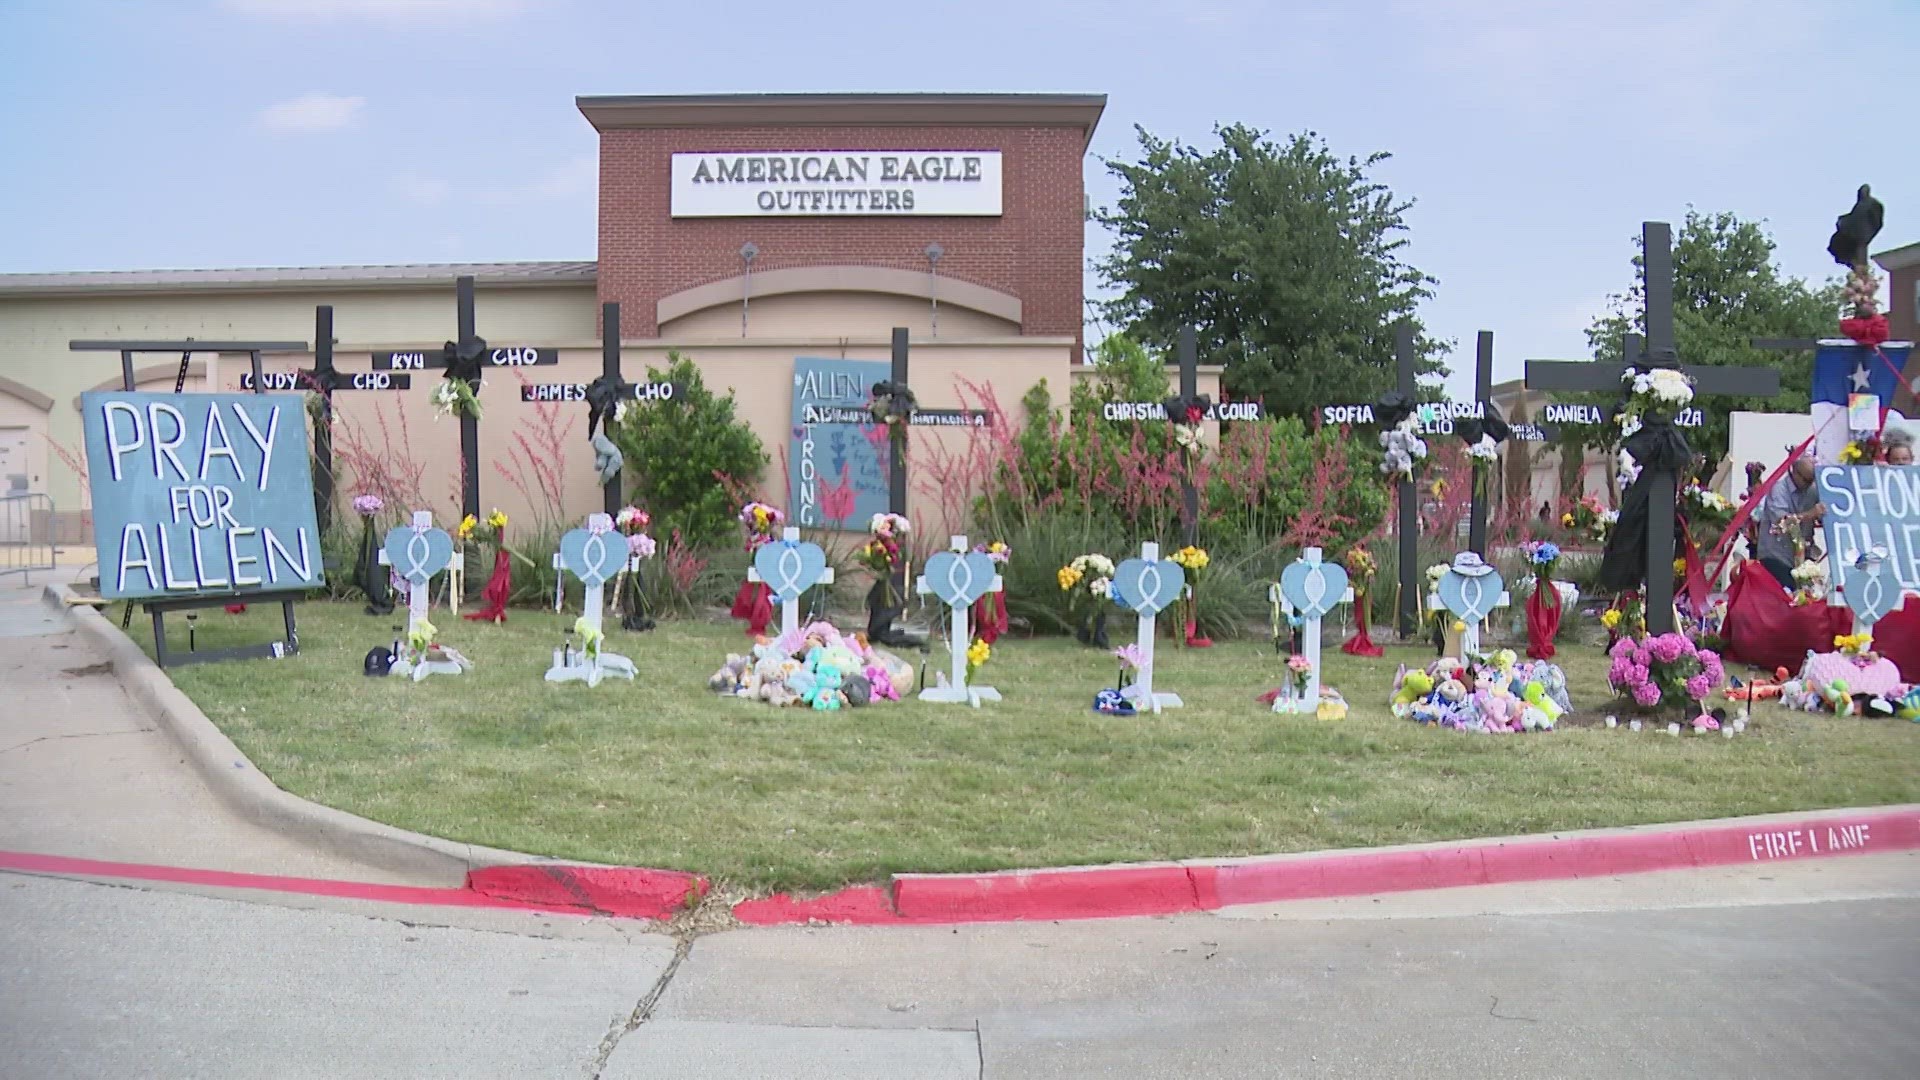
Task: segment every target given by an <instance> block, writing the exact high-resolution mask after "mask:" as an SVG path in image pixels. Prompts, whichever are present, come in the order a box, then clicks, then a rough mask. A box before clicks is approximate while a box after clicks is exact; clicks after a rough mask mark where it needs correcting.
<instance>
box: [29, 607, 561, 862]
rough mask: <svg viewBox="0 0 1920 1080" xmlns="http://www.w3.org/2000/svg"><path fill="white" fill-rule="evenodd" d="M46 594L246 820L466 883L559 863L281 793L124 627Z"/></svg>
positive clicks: (354, 855) (355, 855) (347, 853)
mask: <svg viewBox="0 0 1920 1080" xmlns="http://www.w3.org/2000/svg"><path fill="white" fill-rule="evenodd" d="M42 595H43V598H44V599H45V600H46V602H47V603H48V604H51V605H52V606H53V607H55V608H56V609H58V610H63V611H65V612H66V613H67V617H68V619H69V620H70V621H71V623H72V624H73V626H74V628H75V629H77V630H78V631H79V632H80V634H81V636H82V637H85V638H86V639H88V640H89V641H90V642H92V643H93V644H94V645H95V646H97V647H98V648H99V650H100V651H101V652H102V653H104V654H105V655H106V657H107V660H108V661H109V662H110V663H111V664H112V665H113V672H114V675H115V676H116V677H118V678H119V680H120V685H121V686H123V687H125V688H126V690H127V693H128V694H129V695H131V696H132V697H133V699H134V701H135V702H137V703H138V704H139V705H140V706H141V707H142V708H144V709H146V710H147V711H148V712H150V713H152V714H153V716H154V717H155V718H157V719H158V720H159V721H160V723H161V724H162V725H163V726H165V728H166V729H167V731H168V732H170V733H171V734H172V735H173V737H174V739H175V740H176V741H177V742H179V744H180V748H181V749H182V750H183V751H185V752H186V755H187V760H189V761H191V762H192V763H193V766H194V768H195V769H196V770H197V771H198V772H199V773H200V775H201V776H202V777H203V778H204V779H205V780H206V782H207V786H208V787H209V788H211V789H213V792H214V794H215V795H216V796H218V797H219V799H220V801H221V802H223V803H225V804H226V805H227V806H228V807H229V808H231V809H232V810H233V811H234V812H235V813H236V814H238V815H239V816H240V817H242V818H244V819H245V820H247V821H250V822H252V823H254V824H256V825H259V826H262V827H263V828H267V829H272V830H274V831H275V832H279V833H282V834H284V835H286V836H289V837H292V838H294V839H296V840H299V841H301V842H303V843H308V844H312V845H314V846H316V847H319V848H322V849H324V850H326V851H329V852H332V853H334V854H337V855H341V856H344V857H346V858H350V859H354V860H357V861H359V862H362V863H366V864H368V865H370V866H376V867H379V868H380V869H383V870H389V871H394V872H397V873H402V874H409V875H415V876H418V877H421V878H426V879H430V880H431V879H438V880H443V881H459V882H461V883H462V884H463V885H469V883H468V882H467V875H468V874H469V872H471V871H473V870H475V869H477V868H480V867H489V866H521V865H528V864H534V863H558V862H559V861H560V860H552V859H544V858H540V857H538V856H534V855H523V854H521V853H519V852H514V851H502V850H500V849H498V848H489V847H482V846H481V845H478V844H462V843H458V842H456V841H452V840H442V839H440V838H439V837H435V836H427V835H424V834H422V833H416V832H408V831H407V830H405V829H396V828H394V827H393V826H391V825H383V824H381V823H380V822H377V821H370V820H368V819H366V818H363V817H357V816H355V815H353V814H349V813H346V812H345V811H342V810H335V809H333V808H332V807H328V806H321V805H320V804H319V803H314V802H308V801H307V800H305V799H302V798H300V797H299V796H297V795H293V794H291V793H289V792H286V791H283V790H281V789H280V788H279V787H277V786H276V785H275V784H274V783H273V781H271V780H269V779H267V777H266V776H265V775H264V774H262V773H261V772H260V770H259V769H257V768H255V767H254V764H253V762H252V761H251V760H249V759H248V758H247V756H246V755H245V754H243V753H241V752H240V748H239V747H237V746H235V745H233V740H231V739H229V738H227V736H226V734H225V733H224V732H222V731H221V730H220V729H219V728H218V727H216V726H215V725H214V723H213V721H211V720H209V719H207V714H206V713H203V712H201V711H200V707H199V706H198V705H195V704H194V703H193V701H192V699H190V698H188V697H187V695H185V694H183V693H181V692H180V690H179V688H178V687H176V686H174V685H173V680H172V679H169V678H168V677H167V674H166V672H164V671H162V670H161V669H160V666H159V665H158V664H155V663H154V662H153V660H152V659H150V658H149V657H148V656H147V654H146V653H145V652H143V651H141V649H140V646H139V645H137V644H135V642H134V640H133V639H132V638H130V637H128V636H127V635H126V634H125V633H123V632H122V631H121V629H120V628H119V627H118V626H116V625H114V624H113V623H112V622H111V621H109V620H108V619H107V618H106V617H105V616H104V615H102V614H101V613H100V612H99V611H97V610H95V609H94V608H92V607H90V606H87V605H85V604H79V605H69V604H68V603H67V601H68V600H69V599H70V598H72V597H73V596H74V592H73V590H72V589H70V588H68V587H67V586H65V585H58V584H55V585H48V586H46V588H45V590H44V592H43V594H42ZM573 865H582V864H578V863H575V864H573Z"/></svg>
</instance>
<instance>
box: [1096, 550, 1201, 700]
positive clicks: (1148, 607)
mask: <svg viewBox="0 0 1920 1080" xmlns="http://www.w3.org/2000/svg"><path fill="white" fill-rule="evenodd" d="M1186 587H1187V572H1186V571H1185V570H1183V569H1181V568H1180V565H1179V564H1178V563H1173V562H1167V561H1164V560H1162V559H1161V558H1160V545H1159V544H1155V543H1152V542H1148V543H1144V544H1141V545H1140V557H1139V558H1137V559H1128V560H1126V561H1125V562H1122V563H1121V564H1120V565H1119V566H1116V567H1114V568H1113V589H1112V591H1111V592H1109V593H1108V598H1109V599H1111V600H1112V601H1113V602H1114V603H1116V604H1119V605H1120V606H1121V607H1122V608H1125V609H1126V610H1128V611H1131V612H1133V613H1134V614H1136V615H1138V616H1139V617H1140V629H1139V632H1138V634H1137V640H1138V643H1139V645H1140V672H1139V675H1138V676H1137V677H1136V678H1135V680H1134V684H1133V685H1132V686H1130V687H1128V688H1127V692H1128V693H1129V694H1130V695H1131V696H1132V697H1133V701H1134V707H1135V708H1137V709H1138V708H1150V709H1152V710H1153V711H1154V712H1159V711H1160V710H1162V709H1178V708H1180V707H1181V706H1182V705H1184V704H1185V703H1184V702H1182V701H1181V700H1180V695H1178V694H1161V693H1155V692H1154V689H1153V623H1154V618H1155V617H1156V616H1158V615H1159V614H1160V613H1161V612H1162V611H1165V610H1167V609H1168V608H1170V607H1172V606H1173V605H1174V602H1175V601H1177V600H1179V599H1180V594H1181V593H1182V592H1183V591H1184V590H1185V589H1186Z"/></svg>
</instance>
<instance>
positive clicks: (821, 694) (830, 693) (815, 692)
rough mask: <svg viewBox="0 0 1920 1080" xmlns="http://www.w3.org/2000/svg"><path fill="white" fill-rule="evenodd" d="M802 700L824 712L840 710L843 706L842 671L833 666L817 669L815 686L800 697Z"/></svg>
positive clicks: (824, 665)
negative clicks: (841, 693) (841, 691)
mask: <svg viewBox="0 0 1920 1080" xmlns="http://www.w3.org/2000/svg"><path fill="white" fill-rule="evenodd" d="M800 700H801V701H803V702H805V703H806V704H808V705H811V706H813V707H814V708H816V709H819V710H821V711H823V712H825V711H831V710H834V709H838V708H839V707H840V704H841V696H840V669H839V668H837V667H834V666H833V665H832V664H820V665H818V666H817V667H815V668H814V669H813V685H812V686H811V687H809V688H808V689H807V691H806V692H805V693H803V694H801V695H800Z"/></svg>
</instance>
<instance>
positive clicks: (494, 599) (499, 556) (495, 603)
mask: <svg viewBox="0 0 1920 1080" xmlns="http://www.w3.org/2000/svg"><path fill="white" fill-rule="evenodd" d="M511 595H513V561H512V560H511V559H510V558H509V557H508V556H507V549H506V548H500V549H499V550H497V551H495V552H494V553H493V576H492V577H490V578H488V579H487V587H486V588H485V589H483V590H481V592H480V597H481V599H483V600H485V601H486V602H487V606H486V607H484V608H482V609H480V610H479V611H469V612H467V614H466V618H468V619H471V620H473V621H474V622H506V621H507V598H508V597H509V596H511ZM458 602H459V601H458V598H455V603H458Z"/></svg>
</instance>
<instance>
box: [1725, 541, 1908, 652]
mask: <svg viewBox="0 0 1920 1080" xmlns="http://www.w3.org/2000/svg"><path fill="white" fill-rule="evenodd" d="M1893 621H1894V620H1892V619H1889V620H1886V622H1883V623H1881V625H1882V626H1885V625H1887V623H1890V622H1893ZM1852 629H1853V612H1851V611H1849V610H1847V609H1846V608H1844V607H1835V606H1833V605H1831V604H1803V605H1800V606H1798V607H1796V606H1794V603H1793V600H1792V598H1791V597H1789V596H1788V595H1787V591H1786V590H1785V589H1783V588H1781V587H1780V582H1779V581H1778V580H1777V579H1775V578H1774V576H1773V575H1772V574H1771V573H1768V572H1767V568H1766V567H1764V566H1762V565H1760V564H1759V563H1758V562H1756V561H1748V562H1745V563H1742V564H1740V568H1739V569H1738V570H1737V571H1735V572H1734V577H1733V587H1732V588H1729V589H1728V590H1727V621H1726V624H1725V625H1724V626H1723V627H1722V628H1721V636H1722V637H1725V638H1726V639H1727V659H1729V660H1736V661H1739V662H1740V663H1744V664H1752V665H1754V666H1755V667H1759V668H1765V669H1766V670H1768V671H1772V670H1773V669H1774V668H1781V667H1783V668H1786V669H1787V670H1788V671H1799V670H1800V667H1801V665H1802V664H1804V663H1806V659H1807V653H1808V652H1809V651H1812V652H1816V653H1824V652H1832V651H1833V639H1834V638H1836V637H1838V636H1840V635H1842V634H1846V633H1850V632H1851V631H1852ZM1877 636H1878V635H1876V637H1877ZM1894 662H1895V664H1898V663H1899V661H1897V660H1896V661H1894Z"/></svg>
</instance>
